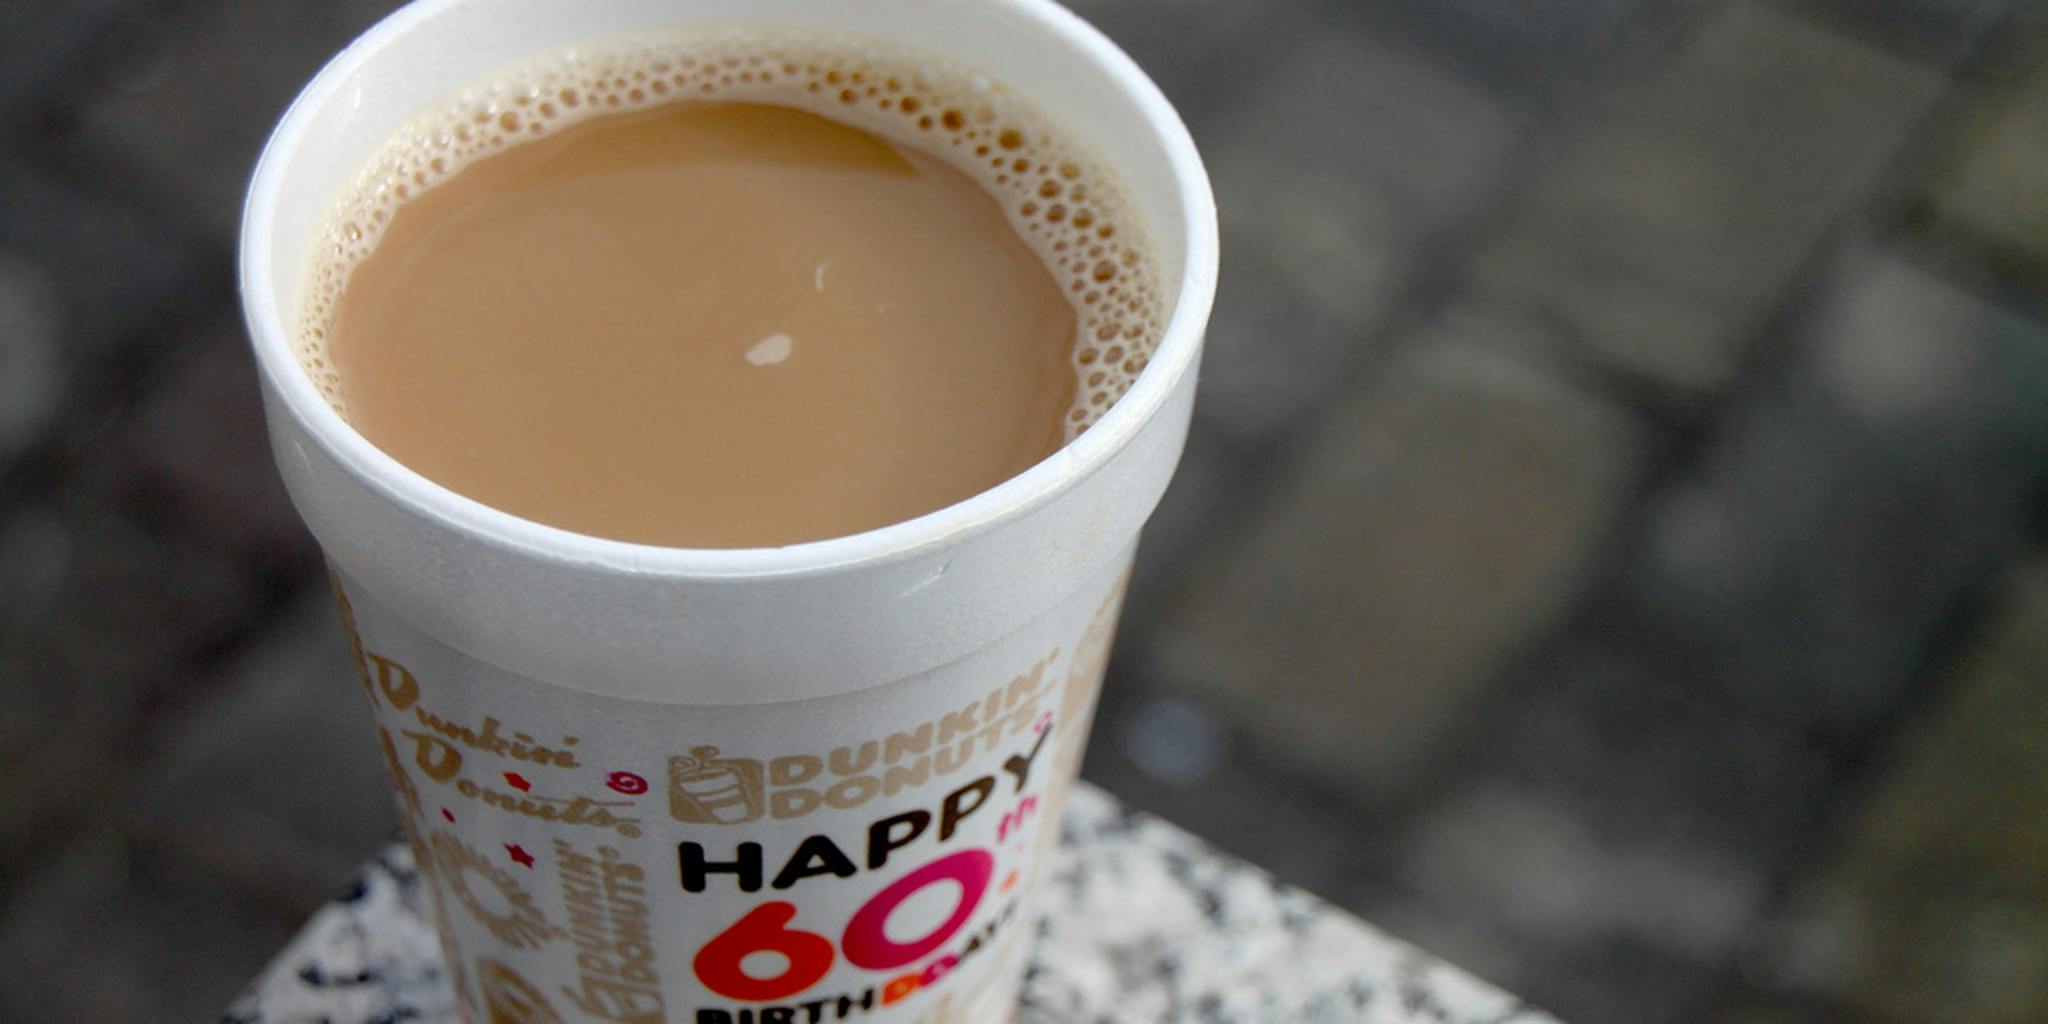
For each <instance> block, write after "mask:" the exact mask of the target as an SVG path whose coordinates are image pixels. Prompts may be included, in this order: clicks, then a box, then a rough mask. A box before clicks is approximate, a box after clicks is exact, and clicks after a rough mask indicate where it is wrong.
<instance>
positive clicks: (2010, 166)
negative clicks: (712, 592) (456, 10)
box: [0, 0, 2048, 1024]
mask: <svg viewBox="0 0 2048 1024" xmlns="http://www.w3.org/2000/svg"><path fill="white" fill-rule="evenodd" d="M1077 6H1078V7H1079V9H1080V10H1081V11H1082V13H1083V14H1084V15H1086V16H1087V17H1089V18H1091V19H1093V20H1095V21H1096V22H1097V23H1098V24H1100V25H1101V26H1102V27H1103V28H1104V29H1105V30H1106V31H1107V32H1108V33H1109V34H1110V35H1111V36H1113V37H1114V38H1116V39H1117V40H1118V41H1120V42H1122V43H1123V44H1124V45H1125V46H1126V47H1127V48H1128V49H1130V50H1131V51H1132V52H1133V54H1134V55H1135V56H1137V57H1138V59H1139V60H1140V62H1141V63H1143V64H1145V65H1146V66H1147V67H1148V68H1150V69H1152V70H1153V72H1154V73H1155V75H1156V77H1157V78H1158V79H1159V81H1160V83H1161V84H1162V86H1163V87H1164V88H1165V89H1166V91H1167V92H1168V93H1169V95H1171V96H1172V97H1173V98H1174V100H1175V101H1176V103H1177V104H1179V105H1180V106H1181V108H1182V110H1183V112H1184V113H1185V114H1186V116H1187V117H1188V120H1189V122H1190V124H1191V126H1192V128H1193V129H1194V132H1195V134H1196V136H1197V138H1198V140H1199V141H1200V142H1201V143H1202V145H1203V147H1204V151H1205V153H1206V154H1207V157H1208V159H1209V161H1210V163H1211V168H1212V171H1213V173H1214V176H1215V179H1216V182H1217V186H1218V189H1219V193H1220V200H1221V204H1222V211H1223V219H1224V225H1225V234H1226V238H1225V245H1226V269H1225V277H1224V284H1223V290H1222V296H1221V300H1220V304H1219V307H1218V309H1217V313H1216V320H1215V324H1214V328H1213V330H1212V332H1211V351H1210V352H1209V354H1208V362H1207V364H1206V366H1205V373H1204V381H1203V387H1204V396H1203V401H1202V405H1201V408H1200V410H1199V412H1198V414H1197V422H1196V425H1195V432H1194V436H1193V439H1192V441H1191V444H1190V448H1189V452H1188V456H1187V462H1186V464H1185V465H1184V467H1183V469H1182V472H1181V476H1180V478H1179V480H1178V482H1177V483H1176V485H1175V487H1174V490H1173V491H1172V492H1171V493H1170V494H1169V496H1168V498H1167V502H1166V505H1165V506H1164V507H1163V508H1162V509H1161V510H1160V513H1159V516H1158V519H1157V520H1156V521H1155V523H1154V525H1153V527H1152V529H1151V530H1150V531H1149V533H1148V535H1147V541H1146V544H1145V547H1144V549H1143V552H1142V555H1141V562H1142V564H1141V567H1140V570H1139V574H1138V577H1137V583H1136V589H1135V590H1134V592H1133V595H1132V598H1131V601H1130V605H1129V611H1128V613H1127V616H1126V620H1125V624H1124V629H1123V637H1122V641H1121V644H1120V646H1119V649H1118V653H1117V655H1116V660H1115V662H1114V664H1113V667H1112V675H1111V686H1110V689H1109V691H1108V693H1107V695H1106V697H1105V704H1104V707H1103V711H1102V716H1103V717H1102V721H1101V723H1100V725H1099V727H1098V728H1097V730H1096V733H1095V741H1094V747H1093V749H1091V751H1090V759H1089V762H1088V768H1087V771H1088V773H1089V774H1090V775H1091V776H1092V777H1093V778H1095V779H1096V780H1097V781H1098V782H1101V783H1103V784H1104V785H1106V786H1108V787H1109V788H1110V789H1112V790H1113V791H1115V792H1117V793H1119V794H1121V795H1122V796H1123V797H1125V798H1126V799H1127V800H1130V801H1132V802H1134V803H1136V804H1138V805H1140V806H1143V807H1146V808H1148V809H1152V810H1155V811H1158V812H1160V813H1162V814H1164V815H1165V816H1167V817H1169V818H1171V819H1173V820H1175V821H1177V822H1180V823H1182V824H1184V825H1186V826H1188V827H1189V828H1191V829H1193V830H1195V831H1196V832H1198V833H1201V834H1204V835H1206V836H1208V837H1210V838H1211V839H1213V840H1215V841H1216V842H1218V843H1220V844H1221V845H1223V846H1224V847H1225V848H1226V849H1229V850H1231V851H1234V852H1236V853H1239V854H1241V855H1244V856H1246V857H1249V858H1250V859H1252V860H1254V861H1257V862H1259V863H1261V864H1264V865H1267V866H1270V867H1271V868H1273V869H1274V870H1275V871H1276V872H1278V873H1279V874H1281V875H1282V876H1284V877H1286V878H1287V879H1289V880H1291V881H1296V882H1299V883H1301V884H1303V885H1305V886H1307V887H1308V888H1310V889H1312V890H1314V891H1316V892H1318V893H1320V894H1322V895H1324V896H1327V897H1329V898H1331V899H1334V900H1336V901H1338V902H1340V903H1342V904H1344V905H1346V906H1349V907H1351V908H1353V909H1355V910H1357V911H1358V912H1360V913H1361V914H1363V915H1365V916H1367V917H1369V918H1371V919H1373V920H1374V921H1376V922H1378V923H1380V924H1382V925H1383V926H1385V927H1387V928H1389V929H1390V930H1392V931H1394V932H1396V933H1398V934H1401V935H1403V936H1405V937H1408V938H1410V939H1412V940H1414V941H1416V942H1418V943H1420V944H1421V945H1423V946H1425V947H1427V948H1429V949H1431V950H1432V951H1434V952H1437V953H1439V954H1442V955H1444V956H1446V957H1448V958H1450V959H1452V960H1454V961H1457V962H1459V963H1461V964H1464V965H1466V966H1469V967H1471V968H1473V969H1474V970H1476V971H1478V972H1480V973H1481V974H1483V975H1486V976H1488V977H1490V978H1491V979H1493V980H1495V981H1497V982H1499V983H1501V984H1503V985H1505V986H1507V987H1509V988H1511V989H1514V990H1516V991H1518V992H1520V993H1522V994H1523V995H1525V996H1527V997H1528V998H1530V999H1531V1000H1533V1001H1535V1002H1537V1003H1538V1004H1541V1005H1544V1006H1546V1007H1548V1008H1550V1009H1552V1010H1554V1011H1555V1012H1557V1013H1558V1014H1560V1015H1561V1016H1563V1017H1564V1018H1566V1019H1569V1020H1574V1021H1578V1022H1581V1024H1604V1022H1626V1024H1659V1022H1666V1021H1671V1022H1677V1021H1696V1020H1721V1021H1730V1022H1744V1024H1748V1022H1754V1024H1777V1022H1789V1021H1814V1022H1838V1021H1874V1022H1908V1021H1930V1022H1943V1021H1958V1022H1961V1021H1970V1022H1985V1024H2004V1022H2023V1021H2038V1020H2042V1019H2044V1018H2048V861H2044V860H2043V859H2042V857H2041V851H2042V849H2043V848H2044V846H2048V833H2044V822H2048V806H2044V804H2043V802H2042V800H2043V798H2042V793H2043V789H2042V780H2043V779H2048V740H2044V737H2048V705H2044V704H2043V694H2044V693H2048V687H2044V686H2043V683H2044V681H2048V650H2044V647H2043V641H2044V638H2048V551H2044V548H2043V541H2044V535H2048V514H2044V509H2048V501H2044V498H2048V5H2044V4H2042V3H2039V2H2035V3H2018V2H2010V0H1882V2H1875V3H1846V2H1839V0H1585V2H1578V3H1566V2H1561V0H1541V2H1530V3H1517V4H1498V3H1493V2H1490V0H1382V2H1378V3H1373V4H1352V3H1346V2H1342V0H1266V2H1262V3H1256V4H1254V3H1246V2H1240V0H1086V2H1081V3H1078V4H1077ZM386 7H387V4H385V3H383V2H379V0H271V2H266V3H262V4H243V3H233V2H229V0H11V2H8V3H6V4H4V5H0V779H5V780H6V784H5V785H4V786H0V1021H4V1022H12V1021H21V1022H24V1024H27V1022H36V1024H42V1022H50V1021H71V1020H77V1021H116V1020H174V1019H176V1020H197V1019H204V1018H206V1017H208V1016H210V1015H212V1014H214V1013H216V1012H217V1010H218V1008H219V1007H221V1006H223V1005H225V1003H226V1001H227V999H228V998H229V996H230V995H231V994H232V993H233V991H234V990H235V989H236V988H237V987H238V986H239V985H240V984H241V983H242V982H243V981H244V980H246V979H247V978H248V977H249V976H250V975H251V974H252V973H253V972H254V971H255V970H256V968H257V967H258V966H259V965H260V964H261V963H262V962H263V961H264V960H265V959H266V958H267V957H268V955H269V953H270V952H271V951H272V950H274V949H275V948H276V947H277V946H278V945H279V944H280V943H281V942H282V941H283V939H284V937H285V936H286V935H288V934H290V932H291V931H292V930H293V928H294V927H295V926H296V924H297V923H298V922H299V921H300V920H301V919H302V918H303V917H304V916H305V915H306V914H307V913H309V912H310V911H311V909H312V908H313V907H314V906H316V905H317V904H318V903H319V902H320V901H321V900H322V899H323V898H324V897H325V896H326V895H327V893H328V891H329V889H330V888H331V887H332V886H334V885H336V884H338V883H340V882H341V881H342V880H343V879H344V878H345V877H346V876H347V875H348V872H349V867H350V865H351V864H352V863H354V862H355V861H356V860H357V859H358V858H360V857H362V856H363V855H365V854H367V853H368V852H369V851H370V850H371V849H372V848H374V847H375V845H376V844H377V843H379V842H380V841H382V840H383V839H384V837H385V836H386V835H387V833H388V832H389V830H390V829H391V827H392V822H393V818H392V816H391V814H390V812H389V809H388V808H387V807H386V805H385V804H386V798H385V796H384V792H383V789H382V788H381V783H380V782H379V781H378V777H377V765H376V764H375V762H374V760H373V758H372V748H371V744H370V743H369V742H368V741H367V729H366V728H365V723H364V722H363V721H362V714H361V711H360V709H359V708H358V707H357V706H356V704H355V701H354V699H353V698H352V697H351V696H349V695H348V687H347V686H345V685H343V683H344V680H346V678H347V674H348V670H347V667H346V660H345V655H344V653H343V651H342V647H341V643H340V639H339V636H338V632H337V631H336V630H335V629H334V626H333V623H332V621H331V612H330V610H329V609H328V608H327V607H326V605H325V603H324V598H323V596H322V595H321V593H320V588H319V584H318V582H317V578H316V577H317V574H318V571H319V570H318V559H317V555H316V554H315V553H314V551H313V550H312V549H311V548H310V546H309V541H308V540H307V538H306V536H305V535H304V533H303V532H302V530H301V529H300V528H299V527H298V526H297V524H296V522H295V520H294V518H293V516H292V513H291V510H290V508H289V507H288V505H287V504H286V502H285V500H284V497H283V495H282V493H281V489H280V487H279V485H278V484H277V482H276V479H275V475H274V472H273V471H272V470H271V468H270V466H269V463H268V455H267V451H266V449H265V442H264V439H263V436H262V430H261V423H260V416H259V411H258V409H257V405H256V387H255V382H254V379H253V374H252V371H251V368H250V365H249V362H248V358H247V356H246V354H245V352H244V341H243V339H242V335H241V329H240V326H239V324H238V322H237V320H236V317H235V311H234V308H233V295H232V265H231V257H230V253H231V245H232V232H233V230H234V226H235V219H236V214H237V205H238V197H239V193H240V190H241V188H242V184H243V182H244V180H245V177H246V173H247V170H248V168H249V166H250V164H251V162H252V160H253V158H254V154H255V150H256V148H257V147H258V145H260V142H261V140H262V138H263V135H264V132H265V131H266V130H267V128H268V126H269V124H270V123H271V122H272V121H273V120H274V118H275V117H276V115H277V114H278V113H279V112H280V111H281V110H282V109H283V107H284V105H285V103H286V102H287V101H288V100H289V98H290V96H291V94H292V92H293V91H294V90H295V89H296V88H297V86H298V85H299V84H300V83H301V82H302V81H303V80H304V79H305V78H306V77H307V76H308V75H309V74H310V73H311V72H312V71H313V70H314V69H315V68H316V67H317V66H318V64H319V62H320V61H321V60H322V59H323V58H324V57H325V56H326V55H327V54H329V53H331V52H332V51H333V50H335V49H336V48H337V47H339V46H340V45H341V44H342V43H343V42H345V41H346V40H347V39H348V38H349V37H350V36H351V35H352V34H353V33H354V32H356V31H358V30H360V29H361V28H362V27H364V26H366V25H367V24H368V23H370V22H371V21H373V20H374V19H375V18H376V17H377V16H378V15H380V14H381V13H382V12H383V11H384V10H385V9H386Z"/></svg>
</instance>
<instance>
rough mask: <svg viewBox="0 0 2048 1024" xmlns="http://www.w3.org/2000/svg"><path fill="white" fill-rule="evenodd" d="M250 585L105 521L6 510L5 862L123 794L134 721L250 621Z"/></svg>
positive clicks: (0, 810)
mask: <svg viewBox="0 0 2048 1024" xmlns="http://www.w3.org/2000/svg"><path fill="white" fill-rule="evenodd" d="M259 600H260V595H259V594H258V593H257V591H256V589H255V587H254V586H253V583H252V581H251V580H249V579H247V578H246V577H244V576H242V575H241V574H239V573H237V572H235V571H233V570H232V569H230V568H228V567H227V566H225V565H223V564H222V563H221V562H220V561H219V560H217V559H214V558H211V557H209V556H207V555H205V554H203V553H200V552H197V551H195V550H193V549H192V546H191V545H190V544H188V543H186V542H184V541H182V540H179V539H175V538H164V537H159V536H153V535H151V534H149V533H147V532H145V531H143V530H141V529H138V528H137V527H136V526H135V525H133V524H131V523H129V522H126V521H124V520H122V519H120V518H118V517H116V516H113V515H109V514H107V513H106V512H104V511H100V510H95V509H89V508H77V507H70V506H66V505H62V504H55V503H40V502H39V503H34V504H29V503H24V504H20V505H16V506H14V507H12V508H7V509H0V679H5V680H6V685H5V686H0V778H4V779H6V780H7V782H8V784H7V785H6V786H5V787H0V863H16V862H18V861H17V858H19V857H21V856H23V854H24V850H25V848H26V847H27V846H30V845H33V844H35V843H37V842H40V841H41V839H40V838H39V837H42V836H45V835H47V834H48V833H50V832H51V831H53V830H54V831H62V830H64V829H69V828H74V827H76V826H77V825H78V824H79V823H80V819H81V818H84V817H89V816H90V815H91V814H93V813H97V812H95V811H93V810H92V808H93V807H94V806H95V804H96V802H97V801H100V800H102V799H103V798H104V797H105V796H106V795H107V794H108V793H110V792H112V791H114V790H115V789H116V788H117V787H118V786H119V785H120V781H121V774H120V773H121V771H122V770H123V769H124V768H125V767H126V765H125V764H124V762H125V760H126V758H127V757H128V755H129V751H128V750H127V746H128V744H129V743H130V742H131V738H132V737H133V736H134V735H135V734H136V733H137V732H138V730H139V728H140V723H139V719H138V716H139V715H140V714H141V712H142V710H143V709H144V708H145V707H147V706H149V705H150V704H151V703H152V702H154V701H157V700H160V699H161V698H162V697H163V696H164V695H165V694H166V693H169V692H172V691H175V690H177V689H179V688H181V687H185V686H188V685H191V682H192V681H191V680H190V679H189V678H187V677H186V676H185V675H183V673H184V672H185V671H186V670H187V667H188V666H189V665H190V664H191V662H192V661H193V660H194V659H196V658H197V656H198V655H199V654H200V653H201V652H203V651H205V650H207V649H209V648H210V647H212V646H213V645H215V644H218V643H220V642H221V641H222V640H223V639H224V638H225V637H227V636H228V635H230V634H231V633H232V631H233V630H234V629H236V628H237V627H239V626H240V625H241V624H242V623H243V622H244V621H245V619H246V617H247V616H249V615H250V614H252V612H253V610H254V609H255V607H256V605H257V604H258V602H259Z"/></svg>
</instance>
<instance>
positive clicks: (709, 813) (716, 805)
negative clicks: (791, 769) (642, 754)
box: [668, 747, 768, 825]
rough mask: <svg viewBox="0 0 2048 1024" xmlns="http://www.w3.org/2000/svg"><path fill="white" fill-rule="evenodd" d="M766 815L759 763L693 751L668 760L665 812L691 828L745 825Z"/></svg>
mask: <svg viewBox="0 0 2048 1024" xmlns="http://www.w3.org/2000/svg"><path fill="white" fill-rule="evenodd" d="M767 811H768V796H767V787H766V785H765V779H764V775H763V772H762V769H761V762H759V761H757V760H754V759H753V758H746V757H734V758H720V757H719V756H718V748H717V747H695V748H692V749H691V751H690V753H689V754H688V755H687V756H678V757H671V758H669V759H668V812H669V814H670V816H672V817H674V818H675V819H676V820H677V821H683V822H688V823H690V824H692V825H744V824H746V823H747V822H750V821H756V820H759V819H760V817H761V816H762V815H763V814H766V813H767Z"/></svg>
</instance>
